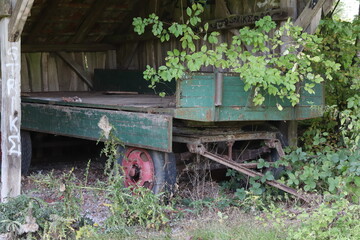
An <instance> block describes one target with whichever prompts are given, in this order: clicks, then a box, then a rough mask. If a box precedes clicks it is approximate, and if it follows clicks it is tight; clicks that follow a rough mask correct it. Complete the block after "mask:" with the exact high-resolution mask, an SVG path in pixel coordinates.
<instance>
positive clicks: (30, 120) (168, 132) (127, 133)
mask: <svg viewBox="0 0 360 240" xmlns="http://www.w3.org/2000/svg"><path fill="white" fill-rule="evenodd" d="M103 116H107V118H108V120H109V123H110V124H111V125H113V126H114V127H115V129H116V136H117V137H118V138H119V139H120V140H121V141H123V142H124V144H126V145H129V146H137V147H142V148H148V149H153V150H159V151H164V152H171V151H172V117H171V116H168V115H160V114H145V113H134V112H124V111H111V110H100V109H92V108H80V107H67V106H55V105H48V104H34V103H23V104H22V122H21V123H22V128H23V129H26V130H31V131H37V132H45V133H52V134H59V135H65V136H72V137H78V138H85V139H91V140H98V139H99V137H100V134H101V130H100V128H99V127H98V123H99V121H100V119H101V118H102V117H103Z"/></svg>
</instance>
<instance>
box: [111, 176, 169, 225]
mask: <svg viewBox="0 0 360 240" xmlns="http://www.w3.org/2000/svg"><path fill="white" fill-rule="evenodd" d="M108 191H109V193H108V199H109V200H110V201H111V203H110V204H109V205H108V206H109V207H110V210H111V213H112V215H111V216H110V217H109V218H108V219H107V221H106V224H107V225H108V226H133V225H140V226H143V227H146V228H155V229H160V228H161V227H163V226H166V225H167V224H168V223H169V221H170V220H169V218H168V212H169V211H171V210H172V208H171V206H168V205H166V204H165V203H164V201H163V200H164V199H163V195H161V194H153V193H152V191H151V190H149V189H147V188H133V189H129V188H124V184H123V181H122V178H119V179H118V180H117V181H115V182H114V184H113V185H111V186H110V187H109V189H108Z"/></svg>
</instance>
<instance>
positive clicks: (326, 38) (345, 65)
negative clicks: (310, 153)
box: [306, 18, 360, 150]
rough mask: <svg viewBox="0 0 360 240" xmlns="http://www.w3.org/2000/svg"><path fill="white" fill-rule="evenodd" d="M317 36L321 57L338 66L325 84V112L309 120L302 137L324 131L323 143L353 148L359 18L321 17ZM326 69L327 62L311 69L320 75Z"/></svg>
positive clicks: (357, 120) (358, 108) (357, 122)
mask: <svg viewBox="0 0 360 240" xmlns="http://www.w3.org/2000/svg"><path fill="white" fill-rule="evenodd" d="M318 35H319V38H321V39H322V40H321V42H319V46H318V47H319V50H320V51H321V52H322V54H323V56H324V59H326V60H328V61H331V62H336V64H338V65H339V66H340V68H339V69H338V70H337V71H336V72H333V73H332V80H331V81H328V82H327V84H326V93H327V94H326V102H327V104H328V107H327V108H326V110H327V113H326V114H325V116H324V119H323V120H316V121H315V122H313V124H312V126H311V128H310V131H308V132H307V133H306V134H307V136H306V137H307V139H312V137H313V136H316V135H319V132H328V133H329V135H328V136H325V137H326V140H327V141H326V142H324V144H326V145H329V143H330V145H331V146H336V145H340V144H341V145H345V146H346V147H348V148H351V149H353V150H356V149H358V148H359V142H360V95H359V90H360V58H359V53H360V19H359V18H357V19H355V20H354V21H353V22H344V21H340V20H337V19H326V20H323V21H322V23H321V26H320V31H319V33H318ZM331 64H332V63H331ZM326 68H327V64H318V65H315V66H314V71H315V72H316V73H318V74H321V73H323V72H324V71H325V70H326ZM319 121H321V123H320V124H319ZM319 126H320V127H319ZM337 136H341V138H338V139H341V142H339V141H337V142H336V141H334V140H335V139H336V137H337ZM330 138H332V140H331V142H329V141H328V140H330ZM309 145H310V144H309ZM309 145H308V146H309Z"/></svg>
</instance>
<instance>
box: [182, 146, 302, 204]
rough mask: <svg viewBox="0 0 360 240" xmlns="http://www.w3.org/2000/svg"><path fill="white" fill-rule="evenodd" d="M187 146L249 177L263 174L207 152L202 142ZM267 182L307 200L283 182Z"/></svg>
mask: <svg viewBox="0 0 360 240" xmlns="http://www.w3.org/2000/svg"><path fill="white" fill-rule="evenodd" d="M277 143H279V144H280V142H278V141H277V142H276V140H275V141H274V144H275V145H274V146H275V148H277V147H276V146H278V148H281V144H280V145H278V144H277ZM188 148H189V151H190V152H192V153H196V154H200V155H201V156H203V157H206V158H208V159H210V160H213V161H215V162H218V163H220V164H223V165H225V166H227V167H229V168H232V169H234V170H236V171H238V172H241V173H243V174H245V175H248V176H250V177H263V176H264V174H262V173H259V172H256V171H254V170H251V169H248V168H245V167H243V166H241V164H240V163H237V162H234V161H232V160H229V159H226V158H224V157H221V156H218V155H216V154H213V153H211V152H208V151H207V150H206V148H205V146H204V145H203V144H188ZM281 151H282V148H281ZM281 151H279V155H280V156H281V154H284V152H283V151H282V153H281ZM266 183H267V184H269V185H270V186H273V187H276V188H278V189H281V190H283V191H285V192H287V193H290V194H292V195H294V196H296V197H298V198H300V199H302V200H304V201H305V202H308V200H307V199H306V198H305V197H304V196H303V195H301V194H300V193H298V192H297V191H296V190H295V189H293V188H291V187H288V186H286V185H285V184H282V183H280V182H278V181H275V180H272V181H270V180H267V181H266Z"/></svg>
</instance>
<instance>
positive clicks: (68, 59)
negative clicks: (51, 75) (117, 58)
mask: <svg viewBox="0 0 360 240" xmlns="http://www.w3.org/2000/svg"><path fill="white" fill-rule="evenodd" d="M56 54H57V55H58V56H59V57H60V58H61V59H62V60H64V61H65V62H66V64H67V65H68V66H70V67H71V68H72V69H73V70H74V71H75V72H76V73H77V74H78V76H79V77H80V78H81V79H82V80H83V81H84V82H85V83H86V84H87V85H88V86H89V87H90V88H91V89H92V88H93V83H92V80H91V76H90V74H89V72H87V71H86V70H85V69H84V68H83V66H81V65H79V64H78V63H77V62H75V61H74V60H73V59H72V58H71V57H70V55H69V54H68V53H66V52H57V53H56ZM104 65H105V64H104ZM69 85H70V84H69Z"/></svg>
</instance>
